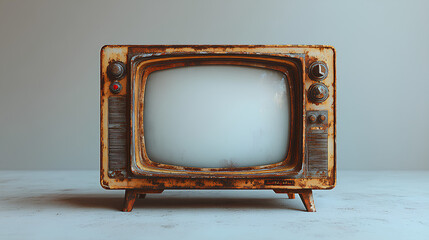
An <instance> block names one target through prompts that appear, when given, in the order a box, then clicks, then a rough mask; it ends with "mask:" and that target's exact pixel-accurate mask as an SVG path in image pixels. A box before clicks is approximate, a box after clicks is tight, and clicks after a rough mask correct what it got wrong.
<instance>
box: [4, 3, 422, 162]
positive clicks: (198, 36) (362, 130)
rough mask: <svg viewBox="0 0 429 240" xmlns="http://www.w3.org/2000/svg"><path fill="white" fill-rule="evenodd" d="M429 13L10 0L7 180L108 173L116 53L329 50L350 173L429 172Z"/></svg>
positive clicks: (382, 7) (407, 8)
mask: <svg viewBox="0 0 429 240" xmlns="http://www.w3.org/2000/svg"><path fill="white" fill-rule="evenodd" d="M428 10H429V2H428V1H410V0H405V1H389V0H383V1H362V0H360V1H268V0H265V1H256V0H253V1H216V0H211V1H202V0H200V1H187V0H186V1H185V0H182V1H179V0H176V1H117V0H116V1H101V0H100V1H58V0H56V1H40V0H38V1H12V0H11V1H4V0H0V169H3V170H4V169H98V167H99V50H100V48H101V47H102V46H103V45H105V44H329V45H333V46H335V47H336V49H337V52H338V59H337V66H338V139H337V142H338V166H339V169H340V170H341V169H357V170H359V169H376V170H381V169H416V170H422V169H426V170H429V140H428V136H429V124H428V121H429V98H428V95H429V91H428V90H429V77H428V76H429V27H428V23H429V14H428Z"/></svg>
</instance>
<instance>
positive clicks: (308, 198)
mask: <svg viewBox="0 0 429 240" xmlns="http://www.w3.org/2000/svg"><path fill="white" fill-rule="evenodd" d="M273 190H274V192H275V193H287V195H288V197H289V199H295V193H297V194H299V197H300V198H301V201H302V203H303V204H304V206H305V209H306V210H307V212H315V211H316V206H315V205H314V200H313V190H311V189H297V190H289V189H273Z"/></svg>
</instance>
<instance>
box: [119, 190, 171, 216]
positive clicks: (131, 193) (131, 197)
mask: <svg viewBox="0 0 429 240" xmlns="http://www.w3.org/2000/svg"><path fill="white" fill-rule="evenodd" d="M163 191H164V190H159V189H127V190H125V199H124V207H123V208H122V211H123V212H131V211H132V210H133V207H134V203H135V202H136V199H137V198H139V199H143V198H145V197H146V193H162V192H163Z"/></svg>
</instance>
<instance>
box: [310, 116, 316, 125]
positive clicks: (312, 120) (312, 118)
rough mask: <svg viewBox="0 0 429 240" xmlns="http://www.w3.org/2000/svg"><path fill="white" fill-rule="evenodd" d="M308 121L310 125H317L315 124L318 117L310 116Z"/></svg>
mask: <svg viewBox="0 0 429 240" xmlns="http://www.w3.org/2000/svg"><path fill="white" fill-rule="evenodd" d="M308 121H309V122H310V123H315V122H316V116H314V115H310V116H308Z"/></svg>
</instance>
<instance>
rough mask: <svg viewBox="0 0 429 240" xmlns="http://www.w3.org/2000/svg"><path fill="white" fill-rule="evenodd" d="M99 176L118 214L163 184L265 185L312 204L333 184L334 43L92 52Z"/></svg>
mask: <svg viewBox="0 0 429 240" xmlns="http://www.w3.org/2000/svg"><path fill="white" fill-rule="evenodd" d="M100 60H101V68H100V71H101V72H100V75H101V99H100V105H101V106H100V110H101V116H100V117H101V118H100V135H101V136H100V137H101V140H100V145H101V146H100V147H101V171H100V175H101V176H100V177H101V185H102V187H103V188H106V189H122V190H125V201H124V207H123V211H131V210H132V208H133V205H134V202H135V201H136V199H138V198H143V197H144V196H146V194H149V193H161V192H163V191H164V190H167V189H272V190H274V192H276V193H284V194H288V197H289V198H292V199H293V198H294V196H295V194H299V196H300V198H301V200H302V202H303V203H304V206H305V208H306V210H307V211H309V212H313V211H315V206H314V201H313V195H312V190H314V189H332V188H333V187H334V186H335V183H336V144H335V138H336V99H335V95H336V87H335V84H336V70H335V68H336V66H335V64H336V63H335V50H334V48H333V47H331V46H319V45H309V46H304V45H181V46H179V45H173V46H170V45H142V46H137V45H108V46H104V47H103V48H102V49H101V56H100Z"/></svg>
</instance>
